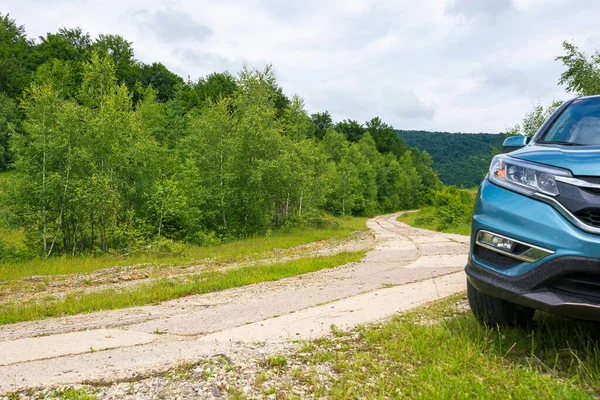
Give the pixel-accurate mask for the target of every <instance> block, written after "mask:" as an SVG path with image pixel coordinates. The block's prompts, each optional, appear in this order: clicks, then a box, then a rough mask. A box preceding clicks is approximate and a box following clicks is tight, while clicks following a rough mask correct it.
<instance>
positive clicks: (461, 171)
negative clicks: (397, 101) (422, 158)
mask: <svg viewBox="0 0 600 400" xmlns="http://www.w3.org/2000/svg"><path fill="white" fill-rule="evenodd" d="M397 133H398V135H399V136H400V137H401V138H402V140H403V141H404V142H405V143H406V145H407V146H409V147H413V148H417V149H419V150H421V151H426V152H427V154H428V155H429V156H430V157H431V159H432V161H433V165H432V166H433V170H434V171H436V172H437V173H438V174H439V177H440V180H441V181H442V182H443V183H444V184H446V185H453V186H458V187H467V188H468V187H474V186H478V185H479V184H480V183H481V181H482V180H483V177H484V176H485V174H486V173H487V171H488V168H489V166H490V162H491V161H492V157H493V156H494V155H495V154H497V153H498V152H500V151H501V149H502V142H503V141H504V135H501V134H489V133H478V134H471V133H448V132H426V131H402V130H400V131H397Z"/></svg>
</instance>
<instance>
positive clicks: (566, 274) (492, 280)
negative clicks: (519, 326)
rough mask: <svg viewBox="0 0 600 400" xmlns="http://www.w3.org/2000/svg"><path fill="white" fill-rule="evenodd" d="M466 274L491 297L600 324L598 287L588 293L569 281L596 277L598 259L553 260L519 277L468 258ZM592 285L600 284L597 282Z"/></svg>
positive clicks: (599, 262) (599, 267)
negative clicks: (574, 278) (493, 269)
mask: <svg viewBox="0 0 600 400" xmlns="http://www.w3.org/2000/svg"><path fill="white" fill-rule="evenodd" d="M465 271H466V273H467V279H469V281H470V282H471V283H472V284H473V286H475V288H476V289H477V290H479V291H480V292H483V293H486V294H488V295H490V296H494V297H498V298H500V299H504V300H506V301H509V302H511V303H515V304H519V305H521V306H525V307H531V308H534V309H536V310H542V311H546V312H549V313H552V314H556V315H562V316H565V317H572V318H580V319H587V320H592V321H599V322H600V297H596V296H595V295H594V291H595V290H597V291H598V295H599V296H600V286H598V287H597V288H593V287H592V289H591V290H590V285H589V284H588V285H584V287H579V288H578V287H576V286H575V287H574V286H573V285H572V281H573V279H571V278H570V277H572V276H579V275H581V276H586V275H587V276H594V275H597V274H598V272H599V271H600V260H598V259H591V258H581V257H561V258H554V259H553V260H551V261H549V262H548V263H546V264H544V265H543V266H540V267H538V268H535V269H533V270H531V271H530V272H528V273H526V274H524V275H522V276H519V277H507V276H505V275H501V274H498V273H497V272H494V271H492V270H490V269H488V268H485V267H483V266H481V265H478V264H477V263H476V262H474V261H473V260H472V259H469V263H468V264H467V267H466V269H465ZM578 274H579V275H578ZM599 276H600V275H599ZM591 282H593V283H596V282H598V283H599V284H600V281H597V280H592V281H591ZM592 286H593V285H592Z"/></svg>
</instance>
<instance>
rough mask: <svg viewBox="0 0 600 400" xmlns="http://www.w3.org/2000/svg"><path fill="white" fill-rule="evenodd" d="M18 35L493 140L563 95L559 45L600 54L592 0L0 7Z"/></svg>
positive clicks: (52, 2) (169, 0)
mask: <svg viewBox="0 0 600 400" xmlns="http://www.w3.org/2000/svg"><path fill="white" fill-rule="evenodd" d="M0 12H3V13H7V12H8V13H10V15H11V17H12V18H14V19H16V20H17V22H18V23H19V24H23V25H25V27H26V30H27V33H28V35H29V36H30V37H37V36H40V35H45V33H46V32H56V31H57V30H58V29H59V28H61V27H67V28H74V27H77V26H79V27H81V28H82V29H83V30H84V31H88V32H89V33H90V34H91V35H92V37H96V36H97V35H98V34H100V33H115V34H120V35H122V36H124V37H125V38H126V39H128V40H129V41H133V47H134V49H135V56H136V58H137V59H138V60H140V61H143V62H145V63H152V62H154V61H159V62H162V63H163V64H165V65H166V66H167V67H168V68H169V69H171V70H172V71H174V72H176V73H178V74H179V75H181V76H183V77H185V78H187V77H188V76H189V77H191V78H192V79H197V78H198V77H199V76H203V75H206V74H209V73H211V72H213V71H219V72H221V71H225V70H228V71H230V72H232V73H237V71H238V70H239V69H240V67H241V66H242V65H243V63H248V64H249V65H250V66H254V67H260V68H262V67H264V65H265V64H267V63H272V64H273V66H274V67H275V71H276V73H277V77H278V80H279V82H280V84H281V86H283V88H284V91H285V92H286V94H288V95H292V94H298V95H300V96H301V97H303V98H304V100H305V102H306V106H307V108H308V110H309V112H317V111H324V110H329V112H330V113H331V114H332V116H333V118H334V120H336V121H337V120H341V119H345V118H351V119H356V120H359V121H361V122H362V121H366V120H367V119H370V118H372V117H374V116H379V117H381V118H382V119H383V120H384V121H386V122H388V123H390V124H392V125H394V127H396V128H398V129H425V130H442V131H455V132H458V131H461V132H500V131H502V130H504V129H505V128H506V127H507V126H512V125H514V124H515V123H516V122H518V121H520V120H521V119H522V117H523V115H524V113H525V112H526V111H528V110H529V109H531V107H532V105H533V104H534V103H536V102H537V101H538V99H539V100H540V101H541V102H542V104H549V103H550V102H551V101H552V100H553V99H557V100H559V99H560V100H566V99H567V98H568V97H569V95H568V94H566V93H565V92H564V90H563V89H562V88H561V87H559V86H558V84H557V83H558V80H559V78H560V74H561V72H562V70H563V68H562V65H561V64H560V63H559V62H557V61H554V59H555V57H556V56H557V55H560V54H561V53H562V47H561V43H562V42H563V41H564V40H570V41H574V43H575V44H576V45H578V46H579V47H580V48H581V49H584V50H586V51H592V50H594V49H600V23H599V17H600V1H597V0H418V1H416V0H411V1H404V0H402V1H400V0H395V1H357V0H332V1H327V0H321V1H313V0H305V1H288V0H239V1H230V0H214V1H184V0H119V1H112V0H105V1H98V0H46V1H33V0H15V1H12V0H10V1H7V0H0Z"/></svg>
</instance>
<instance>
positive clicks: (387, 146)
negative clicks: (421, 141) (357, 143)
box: [366, 117, 406, 157]
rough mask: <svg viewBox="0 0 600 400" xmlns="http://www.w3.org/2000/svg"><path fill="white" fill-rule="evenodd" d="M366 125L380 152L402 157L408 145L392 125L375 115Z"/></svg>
mask: <svg viewBox="0 0 600 400" xmlns="http://www.w3.org/2000/svg"><path fill="white" fill-rule="evenodd" d="M366 127H367V132H369V133H370V134H371V136H372V137H373V139H374V140H375V143H376V144H377V150H379V152H380V153H388V152H390V153H392V154H394V155H395V156H396V157H402V155H403V154H404V152H405V151H406V146H405V145H404V143H402V139H401V138H400V137H399V136H398V134H397V133H396V131H395V130H394V128H393V127H392V126H390V125H388V124H386V123H384V122H383V121H382V120H381V119H380V118H379V117H375V118H373V119H372V120H370V121H368V122H367V124H366Z"/></svg>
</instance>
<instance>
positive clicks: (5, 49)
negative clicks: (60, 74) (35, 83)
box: [0, 13, 34, 97]
mask: <svg viewBox="0 0 600 400" xmlns="http://www.w3.org/2000/svg"><path fill="white" fill-rule="evenodd" d="M32 46H33V43H32V42H31V41H30V40H29V39H27V36H26V35H25V27H24V26H23V25H17V23H16V22H15V20H14V19H11V18H10V16H9V14H2V13H0V92H4V93H6V94H8V95H9V96H11V97H14V96H16V95H19V94H20V93H21V92H22V91H23V89H25V88H26V87H27V86H28V85H29V80H30V75H31V71H32V70H33V68H34V60H33V57H32V52H31V48H32Z"/></svg>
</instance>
